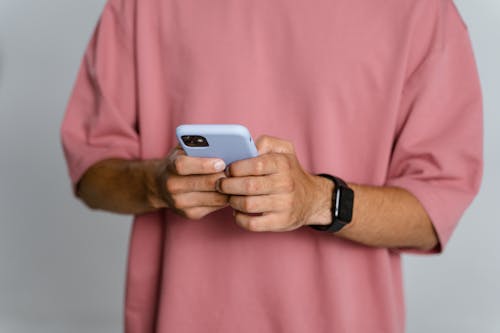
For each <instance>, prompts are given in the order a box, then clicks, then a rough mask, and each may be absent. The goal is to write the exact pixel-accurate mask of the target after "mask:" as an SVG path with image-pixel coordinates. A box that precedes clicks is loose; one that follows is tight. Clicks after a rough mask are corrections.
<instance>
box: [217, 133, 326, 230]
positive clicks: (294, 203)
mask: <svg viewBox="0 0 500 333" xmlns="http://www.w3.org/2000/svg"><path fill="white" fill-rule="evenodd" d="M256 144H257V149H258V150H259V154H260V155H259V156H258V157H255V158H251V159H247V160H242V161H237V162H234V163H232V164H231V165H230V166H229V168H228V174H229V177H227V178H221V179H219V180H218V182H217V190H218V191H219V192H220V193H223V194H226V195H230V198H229V204H230V206H231V207H232V208H233V209H234V210H235V219H236V223H237V224H238V225H240V226H241V227H243V228H245V229H247V230H250V231H290V230H294V229H297V228H299V227H301V226H303V225H306V224H328V223H329V222H330V219H331V215H330V205H331V202H330V201H331V194H332V187H333V185H332V184H331V182H330V181H328V180H327V179H324V178H322V177H318V176H314V175H311V174H309V173H307V172H305V171H304V170H303V169H302V167H301V166H300V164H299V161H298V160H297V157H296V155H295V151H294V148H293V145H292V144H291V143H290V142H287V141H283V140H279V139H276V138H272V137H269V136H263V137H260V138H259V139H258V140H257V141H256ZM255 214H260V215H255Z"/></svg>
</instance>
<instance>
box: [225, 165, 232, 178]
mask: <svg viewBox="0 0 500 333" xmlns="http://www.w3.org/2000/svg"><path fill="white" fill-rule="evenodd" d="M224 174H225V175H226V177H231V172H230V171H229V167H227V168H226V170H224Z"/></svg>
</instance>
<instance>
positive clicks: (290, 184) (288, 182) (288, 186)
mask: <svg viewBox="0 0 500 333" xmlns="http://www.w3.org/2000/svg"><path fill="white" fill-rule="evenodd" d="M283 190H284V191H285V192H293V191H294V190H295V182H294V181H293V179H292V178H291V177H287V178H285V180H284V181H283Z"/></svg>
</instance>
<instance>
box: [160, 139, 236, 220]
mask: <svg viewBox="0 0 500 333" xmlns="http://www.w3.org/2000/svg"><path fill="white" fill-rule="evenodd" d="M225 167H226V165H225V164H224V161H222V160H220V159H216V158H200V157H190V156H186V154H185V153H184V151H183V150H182V149H181V148H180V147H176V148H174V149H173V150H172V151H171V152H170V154H169V155H168V156H167V158H165V159H164V160H163V161H162V162H161V163H160V164H159V167H158V169H157V172H156V182H157V184H158V187H159V191H158V192H159V196H160V201H162V202H163V206H166V207H168V208H170V209H172V210H173V211H175V212H176V213H177V214H179V215H181V216H184V217H187V218H189V219H195V220H196V219H201V218H202V217H204V216H205V215H207V214H210V213H212V212H214V211H216V210H218V209H221V208H223V207H226V206H228V196H227V195H225V194H221V193H218V192H217V191H216V189H215V183H216V182H217V180H218V179H220V178H223V177H225V174H224V173H223V171H224V169H225ZM160 205H161V203H160Z"/></svg>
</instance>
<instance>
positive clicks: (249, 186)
mask: <svg viewBox="0 0 500 333" xmlns="http://www.w3.org/2000/svg"><path fill="white" fill-rule="evenodd" d="M258 187H259V186H258V184H257V182H255V181H253V180H252V179H249V180H246V181H245V190H246V192H247V193H255V192H256V191H257V190H258Z"/></svg>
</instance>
